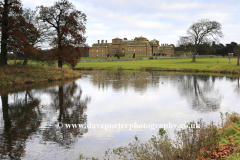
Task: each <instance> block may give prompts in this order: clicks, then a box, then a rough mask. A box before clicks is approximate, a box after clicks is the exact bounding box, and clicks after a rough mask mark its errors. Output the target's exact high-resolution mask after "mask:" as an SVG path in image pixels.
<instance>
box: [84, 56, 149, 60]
mask: <svg viewBox="0 0 240 160" xmlns="http://www.w3.org/2000/svg"><path fill="white" fill-rule="evenodd" d="M143 57H149V56H136V58H143ZM104 58H107V57H81V59H82V60H86V59H104ZM124 58H133V57H132V56H126V57H122V56H121V57H120V59H124ZM108 59H117V57H108Z"/></svg>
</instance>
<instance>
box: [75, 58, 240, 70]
mask: <svg viewBox="0 0 240 160" xmlns="http://www.w3.org/2000/svg"><path fill="white" fill-rule="evenodd" d="M196 61H197V62H191V59H190V58H186V59H154V60H137V61H112V62H80V63H78V64H77V66H76V68H89V67H91V68H96V69H117V68H119V67H121V68H123V69H137V70H179V71H181V70H184V71H188V70H189V71H190V70H191V71H194V70H195V71H202V72H209V71H211V72H224V71H225V72H232V71H233V72H239V73H240V66H237V65H236V64H237V59H231V64H229V59H227V58H226V59H225V58H198V59H196ZM217 61H219V63H217Z"/></svg>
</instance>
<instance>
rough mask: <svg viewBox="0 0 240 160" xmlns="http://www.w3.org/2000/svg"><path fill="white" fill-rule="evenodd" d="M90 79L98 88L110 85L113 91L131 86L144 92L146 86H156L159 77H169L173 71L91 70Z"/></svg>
mask: <svg viewBox="0 0 240 160" xmlns="http://www.w3.org/2000/svg"><path fill="white" fill-rule="evenodd" d="M86 74H90V75H91V78H90V80H91V81H92V82H93V84H94V85H95V86H98V88H99V89H100V88H102V89H105V88H106V89H107V88H108V87H109V86H112V88H113V90H114V91H117V92H118V91H121V90H122V89H124V90H128V89H130V88H133V89H134V90H135V91H139V92H142V93H143V92H145V91H146V90H147V88H148V87H154V88H156V87H158V86H159V81H160V79H161V78H163V77H164V78H163V79H165V78H166V77H171V76H172V75H173V73H170V74H169V73H168V74H166V73H159V72H123V71H118V72H113V71H91V72H87V73H86Z"/></svg>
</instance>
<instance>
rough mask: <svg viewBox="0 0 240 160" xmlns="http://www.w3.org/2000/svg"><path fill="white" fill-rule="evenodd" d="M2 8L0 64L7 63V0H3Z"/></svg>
mask: <svg viewBox="0 0 240 160" xmlns="http://www.w3.org/2000/svg"><path fill="white" fill-rule="evenodd" d="M3 6H4V9H3V13H2V26H1V28H2V37H1V55H0V66H5V65H7V39H8V33H7V32H8V13H9V9H8V7H9V5H8V0H4V5H3Z"/></svg>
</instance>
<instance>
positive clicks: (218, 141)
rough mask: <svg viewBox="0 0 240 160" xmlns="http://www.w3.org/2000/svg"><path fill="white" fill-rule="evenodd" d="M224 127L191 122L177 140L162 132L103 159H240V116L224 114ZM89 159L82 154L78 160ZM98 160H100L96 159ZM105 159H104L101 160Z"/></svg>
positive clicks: (107, 154)
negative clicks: (145, 141) (144, 141)
mask: <svg viewBox="0 0 240 160" xmlns="http://www.w3.org/2000/svg"><path fill="white" fill-rule="evenodd" d="M221 118H222V123H221V125H220V126H219V125H215V124H214V123H213V122H211V123H210V124H206V123H204V122H202V121H201V120H199V121H198V122H197V123H198V126H200V127H196V126H197V125H194V124H196V123H194V122H190V123H189V124H187V126H189V127H188V128H186V129H182V130H181V131H177V132H175V136H176V140H172V139H170V137H169V136H168V134H167V132H166V131H165V130H164V129H163V128H160V129H159V132H158V135H157V136H153V137H152V138H151V139H150V140H149V141H148V142H147V143H140V141H139V140H138V137H137V136H136V137H135V141H134V142H133V143H130V144H129V145H128V146H127V147H119V148H117V149H113V150H112V151H111V150H108V151H106V154H105V157H104V158H103V159H109V158H112V157H114V159H122V160H131V159H134V160H135V159H139V160H140V159H141V160H155V159H158V160H166V159H168V160H176V159H181V160H188V159H189V160H192V159H195V160H208V159H211V160H217V159H234V160H235V159H240V144H239V142H240V115H239V114H237V113H232V114H228V113H226V114H225V117H224V115H223V114H221ZM81 159H88V158H86V157H83V155H82V154H81V155H80V156H79V158H78V160H81ZM92 159H95V160H96V159H98V158H92ZM100 159H101V158H100Z"/></svg>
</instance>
